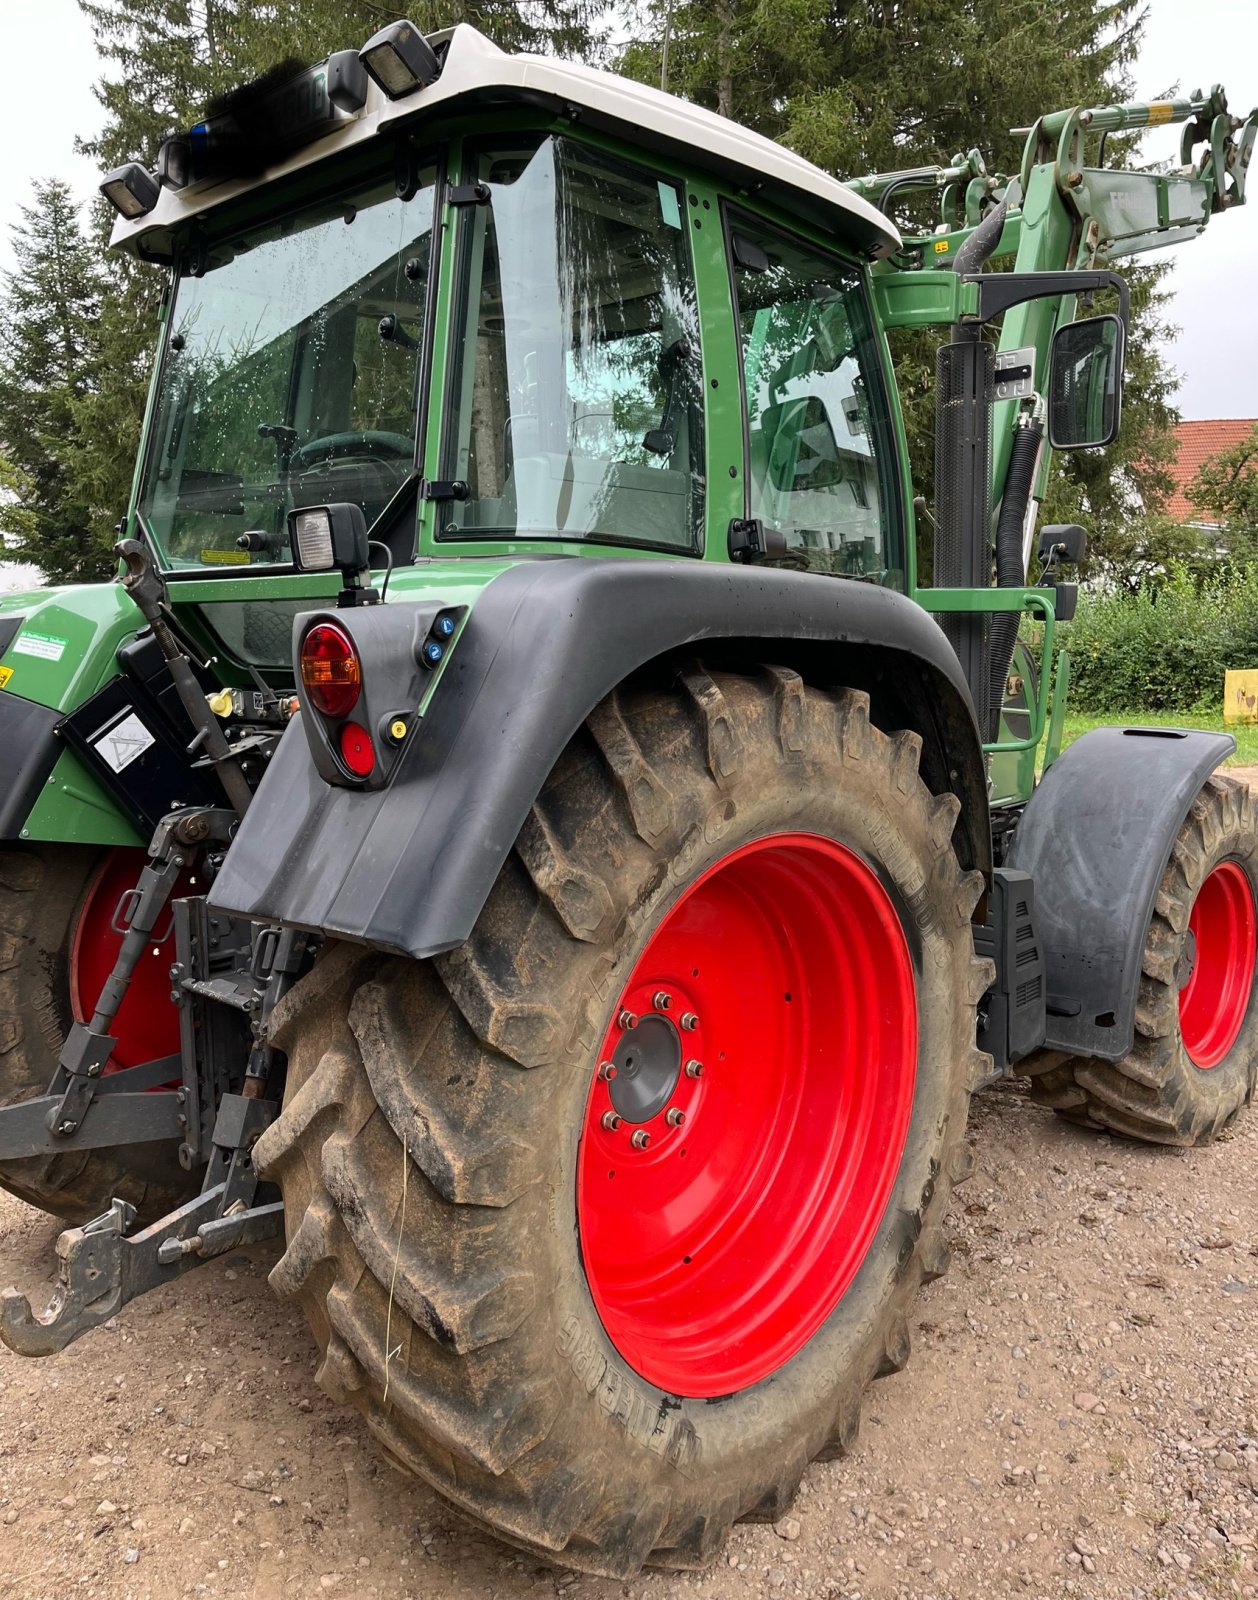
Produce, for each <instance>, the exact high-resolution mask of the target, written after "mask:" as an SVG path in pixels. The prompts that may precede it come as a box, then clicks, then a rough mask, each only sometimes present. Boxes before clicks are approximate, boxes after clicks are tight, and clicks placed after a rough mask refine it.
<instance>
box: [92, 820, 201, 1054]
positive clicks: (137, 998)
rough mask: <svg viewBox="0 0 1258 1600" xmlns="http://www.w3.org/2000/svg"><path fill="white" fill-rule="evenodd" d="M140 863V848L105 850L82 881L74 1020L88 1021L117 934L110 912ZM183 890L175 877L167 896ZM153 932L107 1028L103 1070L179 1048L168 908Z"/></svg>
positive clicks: (109, 964) (109, 966) (137, 872)
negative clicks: (109, 1042) (109, 1038)
mask: <svg viewBox="0 0 1258 1600" xmlns="http://www.w3.org/2000/svg"><path fill="white" fill-rule="evenodd" d="M144 862H145V855H144V852H143V850H125V849H121V848H120V849H117V850H110V851H109V853H108V854H107V855H106V856H105V858H104V860H103V861H102V862H101V864H100V866H99V867H98V868H97V869H96V872H95V873H94V874H93V876H92V880H91V882H90V883H89V884H88V886H87V893H86V894H85V895H84V896H83V903H82V905H81V906H80V907H79V912H78V916H77V918H76V919H75V923H74V933H73V937H72V939H71V942H70V1007H71V1010H72V1011H73V1013H74V1019H75V1021H76V1022H89V1021H90V1020H91V1017H92V1012H93V1011H94V1010H95V1007H96V1002H97V1000H98V999H99V998H100V992H101V990H102V989H103V988H104V987H105V980H106V979H107V978H108V977H109V974H110V973H111V972H112V971H113V969H114V962H115V961H116V960H117V958H118V950H119V947H120V946H121V944H122V938H123V936H122V934H120V933H117V932H115V930H114V926H113V924H114V917H115V914H116V913H117V911H118V909H119V904H120V902H121V900H122V897H123V895H124V894H126V892H127V890H128V889H134V888H135V886H136V884H137V882H138V881H139V877H140V873H141V872H142V871H143V870H144ZM187 893H188V887H187V883H186V881H185V880H184V879H182V878H181V879H180V881H179V883H177V884H176V886H175V891H174V894H173V895H172V896H171V898H172V899H175V898H177V897H178V896H180V895H183V894H187ZM123 909H124V910H125V907H124V908H123ZM155 932H156V933H157V934H159V935H160V936H161V937H160V938H156V939H150V940H149V942H148V944H147V945H146V946H145V949H144V954H143V955H142V956H141V957H140V962H139V965H138V966H137V968H136V970H135V975H134V976H133V977H132V979H131V985H130V987H129V988H128V990H127V995H126V998H125V999H124V1000H123V1002H122V1005H121V1006H120V1007H119V1009H118V1017H117V1020H116V1022H115V1024H114V1028H113V1032H114V1035H115V1037H116V1038H117V1040H118V1044H117V1046H116V1048H115V1050H114V1053H113V1055H112V1057H111V1058H110V1061H109V1065H108V1066H107V1067H106V1068H105V1071H106V1072H107V1073H108V1072H118V1071H120V1070H121V1069H122V1068H123V1067H138V1066H139V1065H140V1064H141V1063H142V1062H145V1061H156V1060H157V1059H158V1058H159V1057H161V1056H170V1055H175V1054H176V1053H177V1052H178V1050H179V1013H178V1011H177V1010H176V1009H175V1007H174V1006H173V1005H172V1004H171V1000H170V968H171V963H172V962H173V961H174V959H175V939H174V934H173V932H172V931H171V921H170V912H169V907H168V908H167V911H166V912H165V913H164V914H163V916H162V918H161V919H160V920H159V922H158V925H157V928H156V929H155Z"/></svg>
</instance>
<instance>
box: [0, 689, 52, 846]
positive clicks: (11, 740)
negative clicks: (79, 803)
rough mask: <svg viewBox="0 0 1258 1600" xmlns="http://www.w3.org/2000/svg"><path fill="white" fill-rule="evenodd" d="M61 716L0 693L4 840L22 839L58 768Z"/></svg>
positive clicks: (0, 801) (0, 823)
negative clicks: (26, 826) (44, 789)
mask: <svg viewBox="0 0 1258 1600" xmlns="http://www.w3.org/2000/svg"><path fill="white" fill-rule="evenodd" d="M60 721H61V712H60V711H54V710H52V709H51V708H50V707H49V706H41V705H39V704H37V703H36V702H35V701H34V700H23V699H22V698H21V696H20V695H16V694H11V693H10V692H9V691H8V690H5V691H4V692H3V693H0V750H3V751H4V776H3V778H0V839H20V838H21V836H22V829H23V827H24V826H25V824H26V819H27V817H29V816H30V814H31V810H32V808H33V807H34V804H35V802H36V800H38V799H39V796H40V792H41V790H42V789H43V787H44V785H45V784H46V783H47V782H48V775H49V773H51V771H52V769H53V768H54V767H55V766H56V764H57V757H58V756H59V755H60V754H61V745H60V743H59V741H58V739H57V735H56V732H55V729H56V726H57V724H58V723H59V722H60Z"/></svg>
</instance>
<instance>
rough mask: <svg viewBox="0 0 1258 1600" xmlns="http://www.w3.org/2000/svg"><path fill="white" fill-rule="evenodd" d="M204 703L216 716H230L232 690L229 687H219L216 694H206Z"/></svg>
mask: <svg viewBox="0 0 1258 1600" xmlns="http://www.w3.org/2000/svg"><path fill="white" fill-rule="evenodd" d="M205 703H206V704H207V705H208V706H209V708H210V710H211V711H212V712H213V713H214V715H215V716H216V717H230V716H231V714H232V692H231V690H230V689H220V690H219V691H218V693H217V694H207V695H206V697H205Z"/></svg>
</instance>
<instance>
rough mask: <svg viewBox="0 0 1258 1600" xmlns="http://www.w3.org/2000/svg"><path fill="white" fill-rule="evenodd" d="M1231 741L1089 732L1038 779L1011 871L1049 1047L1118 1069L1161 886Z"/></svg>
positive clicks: (1176, 732)
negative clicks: (1018, 881) (1033, 951)
mask: <svg viewBox="0 0 1258 1600" xmlns="http://www.w3.org/2000/svg"><path fill="white" fill-rule="evenodd" d="M1235 748H1236V741H1235V740H1234V739H1233V738H1232V736H1231V735H1230V734H1225V733H1203V732H1197V731H1189V730H1182V729H1178V728H1096V729H1094V730H1093V731H1092V732H1091V733H1087V734H1084V736H1083V738H1082V739H1079V740H1077V741H1076V742H1075V743H1074V744H1072V745H1071V746H1070V747H1069V749H1067V750H1066V751H1065V752H1064V754H1062V755H1060V756H1059V757H1058V758H1057V760H1056V761H1055V762H1054V763H1053V765H1052V766H1051V767H1050V768H1049V769H1048V771H1047V772H1046V773H1045V774H1044V777H1043V780H1042V781H1041V783H1040V785H1039V787H1038V788H1037V789H1036V791H1035V793H1034V794H1033V795H1032V796H1031V798H1030V800H1029V801H1028V802H1027V806H1026V810H1025V811H1024V812H1023V815H1022V818H1021V820H1020V821H1019V823H1018V827H1017V831H1016V832H1015V834H1014V839H1013V845H1012V848H1011V849H1010V852H1009V857H1008V864H1009V866H1011V867H1016V868H1017V869H1018V870H1019V871H1020V872H1029V873H1030V874H1031V876H1032V877H1033V878H1034V880H1035V933H1036V937H1037V939H1038V940H1039V944H1040V948H1041V951H1042V953H1043V957H1044V967H1045V987H1046V995H1047V1009H1048V1032H1047V1035H1046V1037H1045V1041H1044V1042H1045V1047H1046V1048H1047V1049H1049V1050H1064V1051H1066V1052H1068V1053H1069V1054H1070V1055H1079V1056H1099V1057H1100V1058H1101V1059H1102V1060H1105V1061H1121V1060H1122V1058H1123V1057H1124V1056H1125V1055H1126V1054H1127V1052H1128V1051H1129V1050H1130V1049H1131V1046H1132V1042H1133V1040H1134V1038H1135V1026H1136V999H1137V996H1138V993H1139V988H1140V965H1141V958H1142V956H1143V952H1144V943H1145V939H1146V938H1147V937H1148V933H1149V922H1150V919H1151V918H1152V916H1153V907H1154V900H1155V898H1156V896H1157V890H1158V883H1159V882H1160V881H1161V877H1162V874H1163V872H1164V871H1165V870H1166V864H1167V862H1168V861H1169V860H1170V856H1171V848H1172V846H1173V845H1174V843H1175V836H1176V835H1177V834H1178V832H1179V830H1180V828H1181V827H1182V826H1183V823H1184V818H1185V817H1186V816H1187V815H1188V810H1189V807H1190V806H1191V805H1192V803H1193V800H1194V799H1195V798H1196V796H1197V794H1198V792H1199V791H1200V789H1201V786H1202V784H1203V783H1204V782H1205V781H1206V779H1207V778H1208V777H1209V776H1210V774H1211V773H1212V772H1213V771H1214V769H1215V768H1216V767H1217V766H1218V765H1219V764H1220V762H1222V761H1224V760H1226V759H1227V757H1228V756H1229V755H1231V753H1232V751H1233V750H1235Z"/></svg>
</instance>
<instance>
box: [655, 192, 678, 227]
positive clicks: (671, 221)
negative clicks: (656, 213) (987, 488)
mask: <svg viewBox="0 0 1258 1600" xmlns="http://www.w3.org/2000/svg"><path fill="white" fill-rule="evenodd" d="M659 188H660V216H661V217H663V219H664V225H665V227H668V228H680V227H681V202H680V201H679V200H678V198H677V191H676V189H674V188H673V186H672V184H671V183H661V184H660V186H659Z"/></svg>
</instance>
